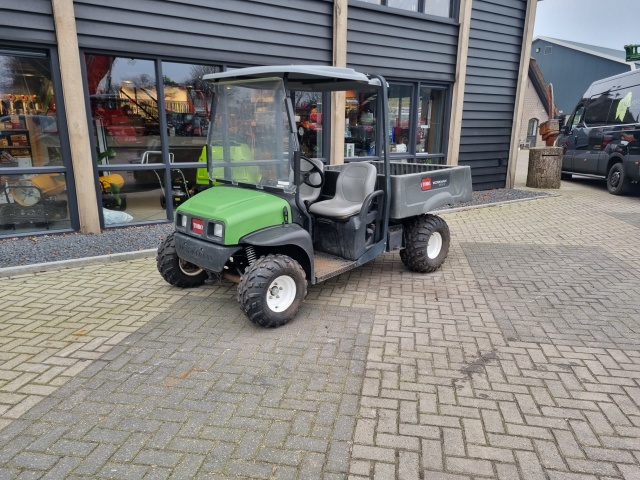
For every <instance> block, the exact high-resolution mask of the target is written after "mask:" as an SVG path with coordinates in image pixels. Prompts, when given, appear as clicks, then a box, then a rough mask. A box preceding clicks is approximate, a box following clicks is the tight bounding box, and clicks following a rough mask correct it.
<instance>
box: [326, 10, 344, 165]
mask: <svg viewBox="0 0 640 480" xmlns="http://www.w3.org/2000/svg"><path fill="white" fill-rule="evenodd" d="M347 3H348V2H347V0H333V66H334V67H346V66H347V9H348V4H347ZM344 105H345V92H331V151H330V152H329V154H330V157H329V163H330V164H332V165H336V164H342V163H344V129H345V116H344Z"/></svg>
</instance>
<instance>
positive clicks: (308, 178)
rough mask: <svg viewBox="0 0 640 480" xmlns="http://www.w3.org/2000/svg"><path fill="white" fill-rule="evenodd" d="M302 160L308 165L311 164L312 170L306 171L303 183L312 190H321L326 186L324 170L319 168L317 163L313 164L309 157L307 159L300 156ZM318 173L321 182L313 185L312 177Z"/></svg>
mask: <svg viewBox="0 0 640 480" xmlns="http://www.w3.org/2000/svg"><path fill="white" fill-rule="evenodd" d="M300 159H301V160H305V161H306V162H307V163H309V164H310V165H311V169H310V170H306V171H304V172H301V173H302V183H304V184H305V185H308V186H309V187H311V188H320V187H322V186H323V185H324V170H322V168H320V167H318V166H317V165H316V164H315V163H313V162H312V161H311V159H310V158H309V157H305V156H303V155H301V156H300ZM314 173H317V174H318V175H319V176H320V182H319V183H317V184H315V183H311V176H312V175H313V174H314Z"/></svg>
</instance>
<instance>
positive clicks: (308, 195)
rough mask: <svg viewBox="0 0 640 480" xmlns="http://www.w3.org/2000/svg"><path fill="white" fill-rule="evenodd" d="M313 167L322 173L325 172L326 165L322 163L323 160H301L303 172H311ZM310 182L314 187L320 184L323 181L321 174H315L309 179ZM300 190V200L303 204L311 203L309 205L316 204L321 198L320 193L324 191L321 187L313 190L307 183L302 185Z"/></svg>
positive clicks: (306, 158) (305, 158)
mask: <svg viewBox="0 0 640 480" xmlns="http://www.w3.org/2000/svg"><path fill="white" fill-rule="evenodd" d="M312 166H315V167H317V168H318V169H320V170H321V171H324V164H323V163H322V161H321V160H318V159H317V158H308V157H304V158H302V159H301V160H300V171H301V172H308V171H309V170H311V168H312ZM309 180H310V181H311V183H313V184H314V185H317V184H319V183H320V180H321V178H320V174H319V173H317V172H316V173H313V174H312V175H311V177H310V178H309ZM298 188H299V189H300V200H302V201H303V202H309V203H312V202H315V201H316V200H317V199H318V197H319V196H320V191H321V190H322V188H321V187H317V188H313V187H310V186H309V185H307V184H305V183H302V184H300V186H299V187H298Z"/></svg>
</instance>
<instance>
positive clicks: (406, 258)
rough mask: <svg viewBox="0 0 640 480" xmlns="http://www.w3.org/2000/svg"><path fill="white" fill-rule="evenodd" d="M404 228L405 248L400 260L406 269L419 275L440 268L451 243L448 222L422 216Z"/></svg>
mask: <svg viewBox="0 0 640 480" xmlns="http://www.w3.org/2000/svg"><path fill="white" fill-rule="evenodd" d="M404 228H405V233H404V235H405V237H404V238H405V248H404V249H402V250H400V259H401V260H402V263H403V264H404V265H405V267H407V268H408V269H409V270H413V271H414V272H419V273H428V272H433V271H435V270H437V269H438V268H440V266H441V265H442V264H443V263H444V259H445V258H446V257H447V254H448V253H449V245H450V243H451V234H450V233H449V227H448V226H447V222H445V221H444V220H443V219H442V218H440V217H438V216H436V215H421V216H419V217H417V218H415V219H412V220H410V221H408V222H407V223H406V224H405V227H404Z"/></svg>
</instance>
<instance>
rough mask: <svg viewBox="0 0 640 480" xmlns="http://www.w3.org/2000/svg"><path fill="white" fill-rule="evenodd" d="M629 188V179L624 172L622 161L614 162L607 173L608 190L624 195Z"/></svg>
mask: <svg viewBox="0 0 640 480" xmlns="http://www.w3.org/2000/svg"><path fill="white" fill-rule="evenodd" d="M628 189H629V180H628V179H627V177H626V175H625V173H624V167H623V166H622V163H614V164H613V165H611V168H610V169H609V174H608V175H607V190H609V193H611V194H613V195H622V194H624V193H627V191H628Z"/></svg>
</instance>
